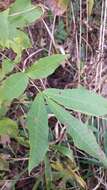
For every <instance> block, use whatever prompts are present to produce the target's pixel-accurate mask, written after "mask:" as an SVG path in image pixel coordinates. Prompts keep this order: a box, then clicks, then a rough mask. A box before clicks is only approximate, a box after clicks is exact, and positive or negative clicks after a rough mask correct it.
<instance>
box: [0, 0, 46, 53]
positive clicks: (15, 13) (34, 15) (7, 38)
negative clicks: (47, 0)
mask: <svg viewBox="0 0 107 190" xmlns="http://www.w3.org/2000/svg"><path fill="white" fill-rule="evenodd" d="M42 15H43V11H42V9H41V8H39V7H36V6H34V5H32V4H31V1H30V0H23V1H21V0H16V1H15V3H13V4H12V6H11V7H10V8H9V9H7V10H5V11H3V12H0V26H1V27H0V45H1V47H3V48H5V47H7V48H12V49H13V50H14V51H15V52H16V53H17V54H21V51H22V50H23V49H25V48H27V47H29V46H30V41H29V38H28V37H27V35H26V34H25V33H24V32H23V31H21V30H19V28H21V29H23V27H25V26H27V25H29V24H31V23H32V22H34V21H36V20H37V19H38V18H40V17H41V16H42ZM4 31H5V32H4Z"/></svg>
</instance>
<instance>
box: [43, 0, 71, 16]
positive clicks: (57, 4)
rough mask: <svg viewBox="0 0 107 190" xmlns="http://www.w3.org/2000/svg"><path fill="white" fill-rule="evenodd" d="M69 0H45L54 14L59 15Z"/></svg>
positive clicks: (62, 12) (64, 9)
mask: <svg viewBox="0 0 107 190" xmlns="http://www.w3.org/2000/svg"><path fill="white" fill-rule="evenodd" d="M68 3H69V0H51V1H50V0H46V4H47V6H48V7H49V8H50V9H51V11H52V12H53V14H54V15H57V16H60V15H62V14H64V12H65V11H66V9H67V6H68Z"/></svg>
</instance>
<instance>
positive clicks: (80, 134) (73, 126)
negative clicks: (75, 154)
mask: <svg viewBox="0 0 107 190" xmlns="http://www.w3.org/2000/svg"><path fill="white" fill-rule="evenodd" d="M47 103H48V104H49V106H50V109H51V111H52V112H53V113H54V114H55V116H56V117H57V119H58V120H59V121H60V122H61V123H63V124H64V125H66V126H67V133H68V134H69V135H70V136H71V137H72V138H73V141H74V144H75V145H76V146H77V147H78V148H79V149H81V150H83V151H85V152H86V153H88V154H89V155H91V156H93V157H94V158H96V159H98V160H99V161H100V162H101V163H102V164H103V165H104V167H106V168H107V158H106V156H105V154H104V152H103V151H102V150H101V148H100V146H99V145H98V143H97V141H96V138H95V136H94V134H93V132H92V131H91V129H90V127H89V126H87V125H86V124H83V123H82V122H80V121H79V120H78V119H76V118H75V117H73V116H72V115H71V114H70V113H69V112H68V111H66V110H65V109H64V108H62V107H61V106H60V105H58V104H57V103H55V102H54V101H52V100H51V99H48V98H47Z"/></svg>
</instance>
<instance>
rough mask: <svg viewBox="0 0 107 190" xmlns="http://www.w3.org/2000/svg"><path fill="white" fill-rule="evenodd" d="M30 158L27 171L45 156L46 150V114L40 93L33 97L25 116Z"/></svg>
mask: <svg viewBox="0 0 107 190" xmlns="http://www.w3.org/2000/svg"><path fill="white" fill-rule="evenodd" d="M27 126H28V130H29V141H30V158H29V172H31V170H32V169H33V168H34V167H36V166H37V165H38V164H39V163H40V162H41V161H42V160H43V159H44V157H45V154H46V152H47V150H48V115H47V111H46V108H45V104H44V99H43V97H42V95H41V94H38V95H37V97H36V98H35V100H34V102H33V103H32V106H31V108H30V110H29V112H28V116H27Z"/></svg>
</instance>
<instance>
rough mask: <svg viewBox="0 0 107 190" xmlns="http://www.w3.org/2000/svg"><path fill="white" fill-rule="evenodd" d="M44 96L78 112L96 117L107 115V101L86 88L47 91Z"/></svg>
mask: <svg viewBox="0 0 107 190" xmlns="http://www.w3.org/2000/svg"><path fill="white" fill-rule="evenodd" d="M44 94H45V95H46V96H47V97H50V98H51V99H53V100H54V101H56V102H57V103H58V104H60V105H63V106H64V107H66V108H68V109H71V110H74V111H77V112H82V113H85V114H87V115H94V116H102V115H105V114H107V100H106V99H105V98H103V97H101V96H99V95H97V94H96V93H94V92H89V91H88V90H86V89H84V88H78V89H64V90H61V89H47V90H46V91H44Z"/></svg>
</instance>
